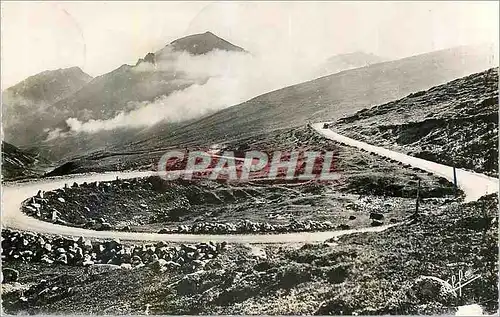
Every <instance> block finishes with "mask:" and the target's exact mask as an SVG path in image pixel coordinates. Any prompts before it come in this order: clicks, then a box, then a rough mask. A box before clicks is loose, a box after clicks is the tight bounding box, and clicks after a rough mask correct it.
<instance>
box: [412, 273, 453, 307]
mask: <svg viewBox="0 0 500 317" xmlns="http://www.w3.org/2000/svg"><path fill="white" fill-rule="evenodd" d="M407 295H408V296H409V297H410V298H411V299H413V301H414V302H415V303H418V304H427V303H429V302H439V303H441V304H443V305H450V304H453V303H454V301H455V300H456V297H457V294H456V292H455V291H454V290H453V287H452V286H451V284H450V283H448V282H446V281H444V280H442V279H440V278H438V277H435V276H420V277H418V278H417V279H415V281H414V282H413V284H412V285H411V287H410V288H409V290H408V291H407Z"/></svg>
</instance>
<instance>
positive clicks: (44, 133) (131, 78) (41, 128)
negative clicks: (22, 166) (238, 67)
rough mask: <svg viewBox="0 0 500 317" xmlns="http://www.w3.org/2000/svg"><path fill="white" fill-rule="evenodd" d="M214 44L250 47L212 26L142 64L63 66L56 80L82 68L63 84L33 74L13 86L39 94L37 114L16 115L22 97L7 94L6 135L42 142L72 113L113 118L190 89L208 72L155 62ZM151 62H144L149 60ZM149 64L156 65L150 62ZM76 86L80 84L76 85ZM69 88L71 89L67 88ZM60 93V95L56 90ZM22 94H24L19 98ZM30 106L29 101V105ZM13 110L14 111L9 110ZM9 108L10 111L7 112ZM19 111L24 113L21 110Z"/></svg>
mask: <svg viewBox="0 0 500 317" xmlns="http://www.w3.org/2000/svg"><path fill="white" fill-rule="evenodd" d="M213 50H222V51H230V52H245V50H243V49H242V48H240V47H238V46H235V45H233V44H231V43H229V42H227V41H225V40H223V39H221V38H219V37H217V36H216V35H214V34H213V33H211V32H205V33H202V34H194V35H190V36H186V37H183V38H180V39H178V40H175V41H173V42H171V43H170V44H168V45H166V46H165V47H164V48H163V49H162V50H160V51H158V52H156V53H148V54H147V55H146V56H145V57H144V58H142V59H139V61H138V62H137V64H136V65H134V66H131V65H122V66H120V67H119V68H117V69H115V70H113V71H111V72H109V73H106V74H104V75H101V76H98V77H96V78H92V77H90V76H89V75H87V74H85V73H83V72H82V71H81V70H80V69H79V68H77V67H76V68H69V69H67V70H58V71H54V72H58V73H57V74H58V77H57V79H56V80H55V82H56V83H60V82H61V83H64V82H65V80H68V81H71V79H72V78H73V77H75V76H73V75H72V72H78V73H81V76H82V77H83V79H82V80H80V81H78V85H77V84H75V85H69V84H68V87H66V86H64V85H62V84H61V85H59V86H61V87H62V88H59V86H57V85H54V84H53V81H54V79H53V76H49V75H50V74H52V73H50V72H42V73H40V74H37V75H35V76H32V77H30V78H28V79H26V80H25V81H23V82H21V83H19V84H18V85H16V86H14V87H11V88H9V89H7V92H10V91H13V92H16V93H14V94H13V95H14V96H21V97H22V100H24V99H25V95H27V94H28V92H29V95H30V96H33V99H30V100H31V101H30V104H32V105H33V104H37V106H36V107H30V109H31V108H37V109H38V110H36V111H37V114H36V116H32V115H29V114H28V113H27V111H23V112H22V115H23V116H24V117H25V118H24V119H23V120H15V118H14V117H16V115H10V114H11V113H13V114H17V112H19V109H21V108H22V107H19V102H14V101H13V98H9V97H10V95H11V94H7V95H6V96H5V98H4V100H3V101H4V103H5V104H7V105H8V107H6V108H7V109H8V110H7V115H6V116H4V118H5V121H6V122H7V125H6V126H7V129H6V130H5V131H4V132H5V138H6V140H7V141H10V142H12V143H15V144H18V145H19V146H21V147H31V146H35V145H36V144H40V143H41V142H42V141H44V140H46V139H47V138H48V131H60V132H64V131H68V129H69V127H68V125H67V124H66V120H67V119H68V118H77V119H78V120H80V121H88V120H92V119H94V120H105V119H110V118H112V117H114V116H116V115H118V114H119V113H121V112H127V111H130V110H134V109H136V108H138V107H141V103H142V102H151V101H153V100H155V99H156V98H158V97H162V96H167V95H169V94H171V93H172V92H174V91H179V90H182V89H185V88H187V87H189V86H191V85H193V84H204V83H205V82H206V81H207V80H208V77H197V78H193V77H190V76H188V75H187V74H184V73H183V72H182V71H178V70H176V69H164V68H161V67H158V68H156V67H154V65H155V64H156V63H161V62H163V61H166V62H170V63H175V60H176V58H177V56H178V55H179V54H181V53H184V52H187V53H189V54H191V55H203V54H206V53H208V52H211V51H213ZM144 62H146V64H144V65H143V63H144ZM147 64H150V65H153V66H152V67H151V66H148V65H147ZM54 74H56V73H54ZM73 86H75V89H70V88H73ZM63 88H67V89H63ZM52 95H54V96H52ZM18 99H19V98H18ZM25 108H26V107H25ZM9 111H10V112H9ZM4 113H6V112H4ZM17 117H19V116H17Z"/></svg>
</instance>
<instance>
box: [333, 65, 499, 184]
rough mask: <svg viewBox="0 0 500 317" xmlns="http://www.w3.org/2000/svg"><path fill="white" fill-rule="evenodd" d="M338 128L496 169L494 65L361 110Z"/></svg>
mask: <svg viewBox="0 0 500 317" xmlns="http://www.w3.org/2000/svg"><path fill="white" fill-rule="evenodd" d="M334 128H335V129H339V130H340V131H341V133H343V134H346V135H348V136H351V137H354V138H356V139H361V140H363V141H365V142H368V143H372V144H378V145H382V146H384V147H391V148H394V149H395V150H398V151H404V152H407V153H410V154H412V155H415V156H417V157H421V158H425V159H429V160H432V161H436V162H439V163H443V164H449V165H455V166H457V167H463V168H468V169H471V170H474V171H477V172H480V173H487V174H490V175H497V174H498V68H492V69H489V70H487V71H484V72H481V73H476V74H473V75H470V76H467V77H464V78H460V79H457V80H454V81H451V82H449V83H446V84H443V85H440V86H437V87H433V88H431V89H429V90H427V91H420V92H417V93H413V94H410V95H408V96H407V97H405V98H403V99H400V100H396V101H393V102H390V103H387V104H383V105H380V106H376V107H373V108H370V109H364V110H361V111H359V112H357V113H356V114H354V115H352V116H349V117H346V118H342V119H340V120H338V121H337V122H336V123H335V124H334Z"/></svg>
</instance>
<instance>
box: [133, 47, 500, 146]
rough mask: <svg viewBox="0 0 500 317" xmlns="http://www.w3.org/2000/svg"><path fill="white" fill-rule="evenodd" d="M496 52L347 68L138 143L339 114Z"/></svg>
mask: <svg viewBox="0 0 500 317" xmlns="http://www.w3.org/2000/svg"><path fill="white" fill-rule="evenodd" d="M493 54H494V53H493V50H492V48H491V47H458V48H453V49H447V50H442V51H436V52H431V53H427V54H422V55H417V56H413V57H408V58H404V59H401V60H396V61H390V62H385V63H379V64H375V65H371V66H367V67H363V68H357V69H353V70H347V71H343V72H340V73H337V74H333V75H330V76H326V77H322V78H319V79H315V80H312V81H308V82H305V83H301V84H297V85H293V86H290V87H286V88H283V89H279V90H276V91H273V92H270V93H266V94H263V95H261V96H258V97H256V98H253V99H251V100H249V101H246V102H244V103H241V104H239V105H236V106H233V107H230V108H228V109H224V110H221V111H219V112H217V113H215V114H213V115H210V116H207V117H205V118H202V119H200V120H197V121H196V122H192V123H190V124H188V125H185V126H181V127H179V128H177V129H175V130H173V131H170V132H166V133H159V134H157V135H152V136H150V137H149V138H145V139H144V140H142V141H141V142H137V143H136V144H135V145H134V147H137V148H140V149H149V148H161V147H164V146H169V145H175V144H197V143H204V142H223V141H225V140H228V139H235V138H240V137H242V136H246V135H251V134H254V133H256V132H261V131H266V130H274V129H278V128H284V127H290V126H298V125H303V124H305V123H306V122H308V121H325V120H335V119H338V118H341V117H344V116H347V115H350V114H353V113H354V112H356V111H357V110H359V109H362V108H366V107H369V106H373V105H377V104H382V103H386V102H389V101H392V100H395V99H399V98H402V97H404V96H406V95H408V94H410V93H412V92H416V91H420V90H423V89H428V88H430V87H432V86H436V85H440V84H443V83H445V82H447V81H450V80H453V79H456V78H460V77H462V76H466V75H469V74H471V73H474V72H478V71H483V70H485V69H487V68H490V67H492V66H495V64H496V63H497V62H496V59H495V58H494V57H493ZM158 130H160V129H158Z"/></svg>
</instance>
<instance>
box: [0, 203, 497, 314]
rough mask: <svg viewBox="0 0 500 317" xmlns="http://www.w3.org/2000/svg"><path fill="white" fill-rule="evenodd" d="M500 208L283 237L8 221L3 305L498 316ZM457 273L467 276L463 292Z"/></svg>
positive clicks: (49, 309) (461, 208)
mask: <svg viewBox="0 0 500 317" xmlns="http://www.w3.org/2000/svg"><path fill="white" fill-rule="evenodd" d="M497 209H498V199H497V196H496V195H490V196H487V197H483V198H481V199H480V200H479V201H477V202H472V203H468V204H459V203H452V204H447V205H444V206H439V207H436V208H435V210H434V211H433V212H432V213H430V214H422V215H421V216H420V217H418V218H415V219H414V220H413V221H412V222H411V223H406V224H401V225H400V226H396V227H393V228H390V229H387V230H386V231H383V232H381V233H377V232H372V233H358V234H353V235H348V236H343V237H340V238H338V237H337V238H334V239H332V240H331V241H327V242H325V243H318V244H309V243H300V244H292V245H286V246H285V245H267V246H256V245H254V246H243V245H235V244H228V245H225V244H220V245H215V244H211V243H208V244H198V245H177V246H172V245H165V244H164V243H158V244H156V245H152V244H150V245H138V246H130V245H126V244H124V243H121V242H120V241H105V242H103V241H95V242H91V241H88V240H84V239H78V241H76V240H72V239H64V238H50V237H45V236H41V235H35V234H31V233H19V232H12V231H8V230H3V231H2V256H3V262H2V269H3V271H4V274H5V273H9V275H8V276H9V279H8V280H6V281H4V283H5V284H3V285H2V300H3V303H2V304H3V307H4V309H5V312H6V313H9V314H20V313H27V314H51V315H54V314H132V315H139V314H151V315H156V314H158V315H163V314H169V315H191V314H198V315H202V314H210V315H250V314H253V315H312V314H316V315H442V314H445V315H453V314H454V313H455V312H456V311H457V307H458V306H460V305H467V304H479V305H480V306H482V307H483V309H484V310H485V312H486V313H488V314H491V313H495V312H497V310H498V288H497V285H498V275H497V272H498V265H497V263H498V252H497V251H498V243H497V242H498V241H497V236H498V216H497ZM105 263H107V264H105ZM96 264H97V265H96ZM82 266H83V267H82ZM7 270H8V271H7ZM460 272H462V273H463V276H464V280H462V282H465V281H468V282H469V283H468V284H467V285H465V286H464V287H463V288H462V291H461V292H458V291H457V290H455V289H454V288H455V287H456V286H457V284H458V276H459V274H460ZM16 281H17V282H18V283H19V284H15V282H16ZM96 298H99V300H98V301H96V300H95V299H96Z"/></svg>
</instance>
